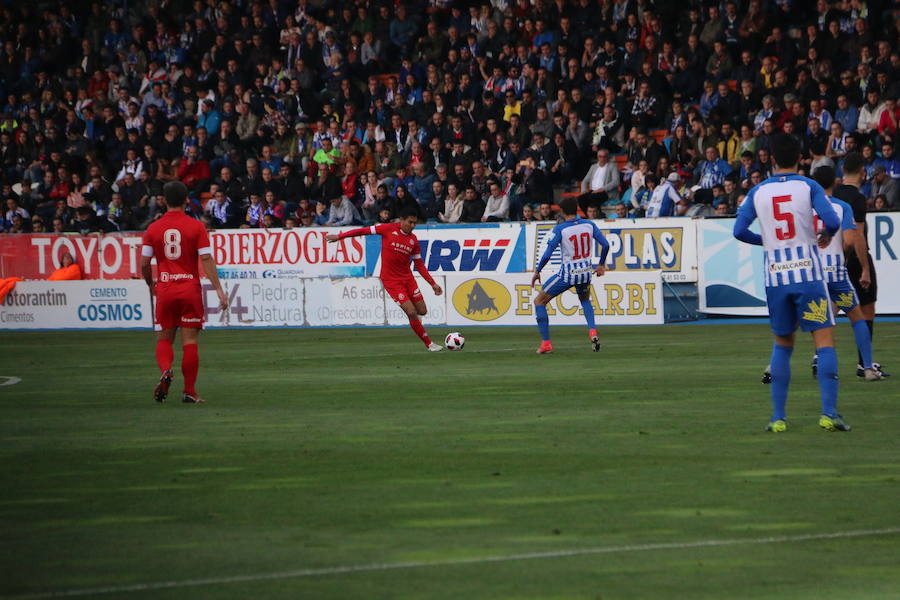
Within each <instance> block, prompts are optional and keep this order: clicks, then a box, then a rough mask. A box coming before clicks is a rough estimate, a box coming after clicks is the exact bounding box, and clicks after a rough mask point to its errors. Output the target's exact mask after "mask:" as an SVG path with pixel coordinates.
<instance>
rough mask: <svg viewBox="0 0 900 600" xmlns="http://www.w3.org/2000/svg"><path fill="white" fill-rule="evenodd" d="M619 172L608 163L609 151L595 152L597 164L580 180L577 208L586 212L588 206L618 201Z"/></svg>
mask: <svg viewBox="0 0 900 600" xmlns="http://www.w3.org/2000/svg"><path fill="white" fill-rule="evenodd" d="M619 183H620V180H619V170H618V168H617V167H616V165H615V163H610V162H609V150H606V149H600V150H598V151H597V162H596V163H595V164H593V165H591V168H590V169H588V172H587V173H586V174H585V176H584V179H582V180H581V188H580V194H581V195H579V196H578V206H579V208H581V210H582V211H586V210H587V207H589V206H598V207H599V206H602V205H603V204H605V203H607V202H613V203H614V202H616V201H618V199H619Z"/></svg>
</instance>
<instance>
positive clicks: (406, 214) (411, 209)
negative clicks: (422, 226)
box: [398, 205, 419, 219]
mask: <svg viewBox="0 0 900 600" xmlns="http://www.w3.org/2000/svg"><path fill="white" fill-rule="evenodd" d="M398 216H399V217H400V218H401V219H408V218H410V217H415V218H417V219H418V218H419V209H418V208H416V207H415V206H412V205H409V206H404V207H402V208H401V209H400V214H399V215H398Z"/></svg>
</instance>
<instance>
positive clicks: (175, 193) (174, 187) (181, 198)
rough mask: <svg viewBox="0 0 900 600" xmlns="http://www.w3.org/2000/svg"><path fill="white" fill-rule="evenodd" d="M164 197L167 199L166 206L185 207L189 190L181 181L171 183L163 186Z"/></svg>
mask: <svg viewBox="0 0 900 600" xmlns="http://www.w3.org/2000/svg"><path fill="white" fill-rule="evenodd" d="M163 195H164V196H165V198H166V206H172V207H179V206H184V203H185V202H187V197H188V189H187V186H186V185H184V184H183V183H181V182H180V181H170V182H169V183H167V184H166V185H164V186H163Z"/></svg>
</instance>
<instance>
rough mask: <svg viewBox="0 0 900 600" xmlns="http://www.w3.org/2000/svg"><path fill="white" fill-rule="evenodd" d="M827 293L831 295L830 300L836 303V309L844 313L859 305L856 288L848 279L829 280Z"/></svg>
mask: <svg viewBox="0 0 900 600" xmlns="http://www.w3.org/2000/svg"><path fill="white" fill-rule="evenodd" d="M828 295H829V296H831V301H832V302H834V303H835V304H837V307H838V311H841V310H842V311H844V314H846V313H849V312H850V311H851V310H853V309H854V308H856V307H857V306H859V296H857V295H856V289H855V288H854V287H853V284H852V283H850V280H849V279H845V280H844V281H831V282H829V283H828Z"/></svg>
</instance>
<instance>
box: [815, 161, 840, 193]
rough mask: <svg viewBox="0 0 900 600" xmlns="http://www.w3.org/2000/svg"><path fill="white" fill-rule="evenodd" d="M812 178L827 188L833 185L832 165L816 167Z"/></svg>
mask: <svg viewBox="0 0 900 600" xmlns="http://www.w3.org/2000/svg"><path fill="white" fill-rule="evenodd" d="M812 178H813V179H814V180H815V182H816V183H818V184H819V185H821V186H822V187H823V188H825V189H826V190H827V189H828V188H830V187H831V186H833V185H834V179H835V174H834V167H829V166H828V165H823V166H821V167H818V168H816V170H815V171H813V174H812Z"/></svg>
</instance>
